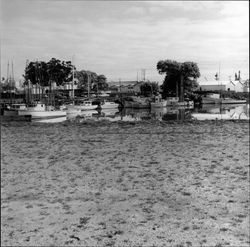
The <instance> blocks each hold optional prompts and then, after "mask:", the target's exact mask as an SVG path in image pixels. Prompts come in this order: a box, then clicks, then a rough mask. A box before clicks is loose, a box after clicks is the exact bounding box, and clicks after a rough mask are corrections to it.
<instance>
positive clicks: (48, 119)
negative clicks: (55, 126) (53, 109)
mask: <svg viewBox="0 0 250 247" xmlns="http://www.w3.org/2000/svg"><path fill="white" fill-rule="evenodd" d="M66 120H67V117H66V116H65V117H56V118H47V119H46V118H41V119H32V120H31V121H32V122H36V123H60V122H64V121H66Z"/></svg>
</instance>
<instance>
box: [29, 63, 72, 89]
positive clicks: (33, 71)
mask: <svg viewBox="0 0 250 247" xmlns="http://www.w3.org/2000/svg"><path fill="white" fill-rule="evenodd" d="M72 71H73V65H72V64H71V61H66V62H65V61H60V60H58V59H56V58H52V59H51V60H50V61H49V62H47V63H46V62H43V61H36V62H30V63H29V64H28V66H27V67H26V69H25V74H24V79H25V84H26V85H27V84H28V81H30V82H31V84H33V85H35V84H39V85H41V86H49V84H50V82H52V81H53V82H56V84H57V85H58V86H59V85H62V84H63V83H64V82H68V81H71V80H72Z"/></svg>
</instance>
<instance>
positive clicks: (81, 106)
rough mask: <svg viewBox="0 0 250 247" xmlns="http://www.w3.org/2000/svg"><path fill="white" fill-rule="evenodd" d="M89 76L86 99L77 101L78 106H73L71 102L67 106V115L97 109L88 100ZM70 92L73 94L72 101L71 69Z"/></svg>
mask: <svg viewBox="0 0 250 247" xmlns="http://www.w3.org/2000/svg"><path fill="white" fill-rule="evenodd" d="M89 91H90V90H89V75H88V99H86V100H78V104H75V101H74V100H73V104H71V105H67V106H66V108H67V112H68V113H77V112H81V111H86V110H95V109H97V107H98V105H94V104H93V101H92V100H91V99H89ZM72 92H73V99H74V68H73V82H72Z"/></svg>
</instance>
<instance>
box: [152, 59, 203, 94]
mask: <svg viewBox="0 0 250 247" xmlns="http://www.w3.org/2000/svg"><path fill="white" fill-rule="evenodd" d="M157 70H158V72H159V73H160V74H166V76H165V79H164V81H163V85H162V89H163V97H164V98H165V97H166V96H168V95H176V96H180V98H181V99H183V94H184V92H190V91H192V90H193V89H194V88H196V87H197V86H198V83H197V78H199V77H200V70H199V67H198V65H197V64H196V63H194V62H184V63H179V62H176V61H172V60H161V61H159V62H158V63H157Z"/></svg>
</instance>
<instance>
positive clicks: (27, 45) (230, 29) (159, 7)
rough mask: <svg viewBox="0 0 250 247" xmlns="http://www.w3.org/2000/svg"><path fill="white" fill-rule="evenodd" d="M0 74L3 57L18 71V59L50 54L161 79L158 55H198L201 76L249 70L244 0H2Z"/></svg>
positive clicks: (112, 75) (115, 74)
mask: <svg viewBox="0 0 250 247" xmlns="http://www.w3.org/2000/svg"><path fill="white" fill-rule="evenodd" d="M1 24H2V35H1V76H4V77H6V75H7V63H8V61H9V62H10V63H11V61H13V63H14V74H15V78H16V79H20V78H21V77H22V74H23V73H24V69H25V63H26V60H27V59H28V60H29V61H36V60H42V61H48V60H50V59H51V58H52V57H55V58H58V59H60V60H72V57H73V55H74V60H73V62H74V64H75V66H76V68H77V70H81V69H84V70H91V71H94V72H96V73H97V74H104V75H105V76H106V77H107V78H108V81H111V80H113V81H115V80H119V78H120V79H121V80H136V78H137V72H138V73H139V79H140V75H141V69H146V79H150V80H157V81H159V82H162V80H163V78H164V76H162V75H159V74H158V72H157V70H156V64H157V62H158V61H159V60H162V59H173V60H176V61H179V62H184V61H193V62H197V63H198V66H199V68H200V72H201V80H204V79H203V78H204V77H206V78H207V79H213V78H214V75H215V73H216V72H218V70H219V67H220V74H221V79H224V80H226V79H228V77H229V76H230V75H232V76H234V73H235V72H236V71H238V70H241V75H242V77H243V79H246V78H249V69H248V67H249V64H248V61H249V3H248V1H242V2H240V1H230V2H228V1H221V2H220V1H214V2H212V1H207V2H205V1H200V2H199V1H193V2H192V1H94V2H93V1H80V0H78V1H72V0H69V1H67V0H64V1H60V0H57V1H52V0H43V1H42V0H1Z"/></svg>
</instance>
